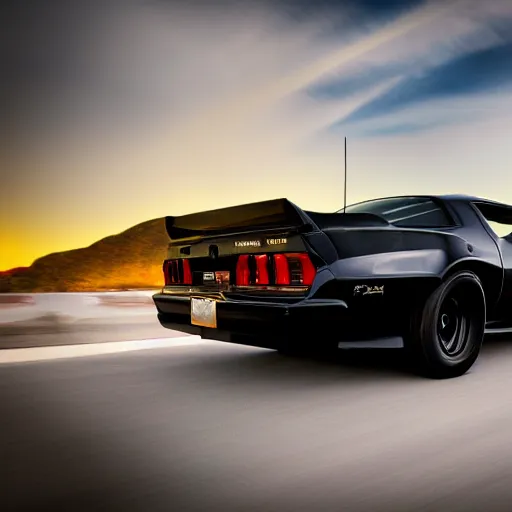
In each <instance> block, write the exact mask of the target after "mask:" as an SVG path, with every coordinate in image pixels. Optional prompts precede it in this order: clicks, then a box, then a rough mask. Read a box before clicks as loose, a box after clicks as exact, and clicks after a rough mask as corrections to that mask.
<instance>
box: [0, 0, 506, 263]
mask: <svg viewBox="0 0 512 512" xmlns="http://www.w3.org/2000/svg"><path fill="white" fill-rule="evenodd" d="M2 13H3V14H2V16H0V18H1V19H2V23H3V24H4V27H3V28H2V30H0V33H1V34H2V35H1V36H0V37H1V38H2V40H3V41H2V42H3V43H4V44H2V45H0V46H1V49H0V62H1V63H2V69H3V72H2V81H1V82H0V94H1V97H2V99H3V101H2V102H1V105H0V109H1V110H0V114H1V115H0V135H1V138H0V140H1V141H2V143H1V144H0V170H1V182H0V183H1V185H0V270H5V269H8V268H12V267H17V266H25V265H30V264H31V263H32V262H33V261H34V260H35V259H36V258H39V257H41V256H43V255H45V254H48V253H52V252H57V251H63V250H68V249H73V248H78V247H84V246H88V245H90V244H92V243H93V242H95V241H97V240H99V239H101V238H103V237H105V236H109V235H112V234H115V233H119V232H121V231H123V230H125V229H128V228H129V227H131V226H133V225H135V224H138V223H140V222H143V221H146V220H149V219H153V218H157V217H163V216H165V215H181V214H185V213H190V212H193V211H201V210H208V209H213V208H220V207H224V206H230V205H235V204H241V203H246V202H253V201H259V200H265V199H271V198H277V197H286V198H288V199H290V200H291V201H293V202H295V203H296V204H298V205H299V206H301V207H302V208H304V209H309V210H317V211H335V210H337V209H339V208H341V207H342V206H343V165H344V163H343V162H344V149H343V140H344V137H347V139H348V179H347V202H348V203H349V204H350V203H354V202H358V201H362V200H365V199H371V198H375V197H383V196H387V195H401V194H416V193H419V194H443V193H463V194H473V195H479V196H483V197H488V198H491V199H496V200H499V201H503V202H508V203H512V188H511V185H512V173H511V169H512V167H511V164H512V144H511V141H510V139H511V137H512V126H511V124H512V2H510V0H486V1H485V2H484V1H481V0H461V1H451V0H444V1H440V0H434V1H429V0H391V1H390V0H388V1H378V0H364V1H355V0H353V1H349V0H347V1H343V2H341V1H340V2H334V1H332V0H331V1H327V0H316V1H313V2H307V1H306V0H295V1H293V0H268V1H258V2H256V1H244V2H242V1H236V0H223V1H219V2H216V1H214V0H209V1H207V0H203V1H202V2H201V1H198V0H194V1H189V2H181V3H178V2H173V1H170V0H152V1H148V0H101V1H100V0H89V1H88V2H83V1H78V0H53V1H50V0H48V1H40V0H39V1H37V0H17V1H12V3H11V5H10V6H8V5H7V4H5V5H4V6H3V7H2Z"/></svg>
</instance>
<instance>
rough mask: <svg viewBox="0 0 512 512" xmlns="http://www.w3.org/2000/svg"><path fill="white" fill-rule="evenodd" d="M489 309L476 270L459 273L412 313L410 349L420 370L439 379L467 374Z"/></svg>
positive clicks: (423, 373) (480, 343) (477, 350)
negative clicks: (474, 271)
mask: <svg viewBox="0 0 512 512" xmlns="http://www.w3.org/2000/svg"><path fill="white" fill-rule="evenodd" d="M485 311H486V304H485V294H484V291H483V288H482V284H481V283H480V280H479V279H478V277H477V276H476V275H475V274H474V273H472V272H469V271H462V272H458V273H456V274H453V275H452V276H450V277H449V278H448V279H447V280H446V281H444V282H443V283H442V284H441V285H440V286H439V287H438V288H437V289H436V290H435V291H434V292H433V293H432V294H431V295H430V297H429V298H428V299H427V300H426V302H425V303H424V304H423V305H422V307H420V308H418V309H417V310H416V311H415V312H414V314H413V316H412V322H411V330H410V333H409V336H408V339H407V343H406V348H407V349H408V351H409V352H410V355H411V356H412V358H413V361H414V363H415V365H416V367H417V369H418V370H419V372H420V373H421V374H422V375H424V376H426V377H430V378H436V379H445V378H452V377H459V376H461V375H463V374H464V373H466V372H467V371H468V370H469V369H470V368H471V366H473V364H474V363H475V361H476V359H477V358H478V355H479V353H480V348H481V346H482V341H483V337H484V332H485V320H486V318H485V317H486V313H485Z"/></svg>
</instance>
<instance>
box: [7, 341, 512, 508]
mask: <svg viewBox="0 0 512 512" xmlns="http://www.w3.org/2000/svg"><path fill="white" fill-rule="evenodd" d="M372 354H373V355H371V356H370V355H369V354H365V355H364V357H360V356H359V355H357V353H356V354H353V355H344V356H343V357H342V358H340V359H339V360H338V361H325V360H311V359H300V358H289V357H284V356H281V355H279V354H277V353H276V352H272V351H267V350H263V349H255V348H249V347H243V346H236V345H229V344H222V343H216V342H207V341H203V342H201V343H198V344H197V345H190V346H184V347H176V348H166V349H155V350H146V351H139V352H132V353H125V354H118V355H108V356H96V357H90V358H79V359H71V360H67V361H55V362H41V363H26V364H13V365H3V366H2V368H1V372H0V401H1V407H2V411H3V414H2V433H3V435H2V436H1V437H0V453H2V455H3V461H4V464H2V469H3V477H2V481H3V482H4V485H3V486H2V488H3V492H2V494H3V499H2V502H3V504H4V507H3V510H7V511H9V512H10V511H25V510H27V511H28V510H42V509H43V508H47V509H49V510H76V511H82V510H83V511H90V510H95V511H96V510H98V511H100V510H105V511H107V510H126V511H132V510H134V511H149V510H151V511H160V510H161V511H168V510H182V511H189V510H190V511H191V510H219V511H220V510H224V511H246V510H247V511H249V510H251V511H261V510H286V511H288V510H290V511H292V510H293V511H298V510H301V511H302V510H304V511H311V510H332V511H339V510H341V509H342V510H347V511H351V510H372V511H381V510H382V511H389V510H394V511H410V510H422V511H430V510H431V511H436V512H437V511H440V510H466V511H470V510H475V511H481V510H486V511H498V510H509V506H508V503H509V500H510V499H511V498H512V490H511V488H510V479H511V478H512V467H511V465H510V457H511V455H512V453H511V450H512V448H511V446H510V442H509V437H510V436H509V433H510V426H511V424H512V413H511V411H512V408H511V407H510V405H511V399H510V397H509V395H508V394H506V393H503V389H507V388H508V387H509V386H511V385H512V376H511V373H510V371H509V366H510V364H509V362H510V360H512V344H510V343H501V342H490V343H488V344H487V345H486V346H485V347H484V350H483V353H482V358H481V360H479V362H478V363H477V364H476V365H475V367H474V368H473V369H472V371H471V372H469V373H468V374H467V375H465V376H464V377H462V378H460V379H455V380H450V381H430V380H424V379H420V378H416V377H414V376H412V375H409V374H408V373H407V372H406V371H405V370H404V368H403V367H402V365H401V363H400V361H399V358H397V356H396V354H392V355H387V354H389V352H385V353H384V354H381V353H372Z"/></svg>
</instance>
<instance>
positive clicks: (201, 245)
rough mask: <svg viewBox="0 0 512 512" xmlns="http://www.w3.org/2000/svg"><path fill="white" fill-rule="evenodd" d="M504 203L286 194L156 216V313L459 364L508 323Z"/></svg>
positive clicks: (174, 325)
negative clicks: (309, 201)
mask: <svg viewBox="0 0 512 512" xmlns="http://www.w3.org/2000/svg"><path fill="white" fill-rule="evenodd" d="M494 223H497V224H504V225H512V206H509V205H505V204H501V203H498V202H495V201H489V200H486V199H481V198H478V197H469V196H458V195H457V196H456V195H452V196H407V197H405V196H404V197H389V198H384V199H375V200H371V201H365V202H363V203H359V204H354V205H351V206H347V207H346V209H344V210H342V211H339V212H336V213H315V212H310V211H304V210H302V209H300V208H299V207H297V206H296V205H295V204H293V203H291V202H290V201H288V200H287V199H275V200H270V201H264V202H258V203H253V204H247V205H241V206H235V207H230V208H223V209H219V210H213V211H208V212H202V213H195V214H191V215H184V216H181V217H166V230H167V233H168V235H169V237H170V240H171V242H170V244H169V247H168V259H166V260H165V261H164V264H163V271H164V276H165V286H164V288H163V289H162V291H161V292H160V293H157V294H155V295H154V296H153V300H154V302H155V305H156V307H157V310H158V318H159V321H160V323H161V324H162V325H163V326H164V327H167V328H169V329H174V330H178V331H183V332H187V333H192V334H198V335H200V336H202V337H204V338H208V339H214V340H221V341H228V342H232V343H241V344H245V345H253V346H258V347H265V348H272V349H277V350H280V351H283V352H287V353H290V352H296V351H304V350H308V349H314V350H317V349H320V350H330V349H331V348H333V347H334V348H338V347H403V348H404V349H405V350H406V351H407V352H408V353H409V355H410V357H411V362H414V363H415V365H416V367H417V368H418V369H419V370H420V371H421V372H422V373H423V374H424V375H426V376H429V377H433V378H446V377H455V376H459V375H462V374H464V373H465V372H466V371H467V370H468V369H469V368H470V367H471V366H472V365H473V363H474V362H475V360H476V359H477V357H478V354H479V351H480V347H481V344H482V340H483V337H484V333H485V332H507V330H508V329H510V330H511V332H512V234H511V235H508V236H505V237H502V238H500V236H498V234H497V233H496V232H495V230H494V229H493V228H492V227H491V226H494Z"/></svg>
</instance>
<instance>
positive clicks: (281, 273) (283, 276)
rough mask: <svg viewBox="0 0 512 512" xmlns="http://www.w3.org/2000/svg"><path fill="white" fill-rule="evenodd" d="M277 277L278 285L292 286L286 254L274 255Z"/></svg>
mask: <svg viewBox="0 0 512 512" xmlns="http://www.w3.org/2000/svg"><path fill="white" fill-rule="evenodd" d="M274 263H275V269H276V270H275V275H276V284H277V285H288V284H290V267H289V265H288V259H287V257H286V255H285V254H274Z"/></svg>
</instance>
